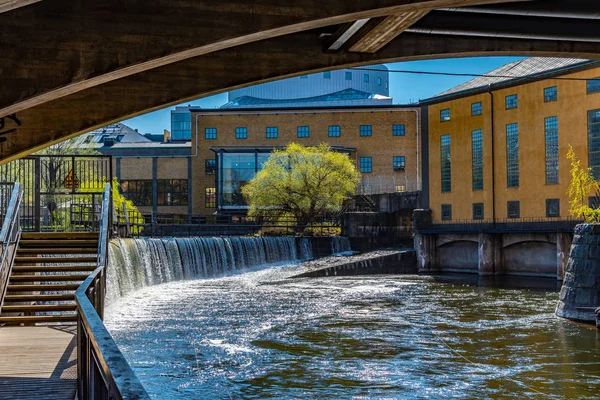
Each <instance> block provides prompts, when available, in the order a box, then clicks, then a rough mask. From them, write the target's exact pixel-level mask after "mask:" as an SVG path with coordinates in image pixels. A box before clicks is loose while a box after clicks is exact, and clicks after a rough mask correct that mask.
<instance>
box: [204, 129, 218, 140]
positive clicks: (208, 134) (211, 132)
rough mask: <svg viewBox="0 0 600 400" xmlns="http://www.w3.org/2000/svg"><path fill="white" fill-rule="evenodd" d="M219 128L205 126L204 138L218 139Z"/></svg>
mask: <svg viewBox="0 0 600 400" xmlns="http://www.w3.org/2000/svg"><path fill="white" fill-rule="evenodd" d="M216 138H217V128H204V139H216Z"/></svg>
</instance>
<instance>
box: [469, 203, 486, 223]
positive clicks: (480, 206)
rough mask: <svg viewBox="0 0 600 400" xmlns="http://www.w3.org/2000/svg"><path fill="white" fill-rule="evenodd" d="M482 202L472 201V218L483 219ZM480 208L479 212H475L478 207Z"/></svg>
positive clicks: (483, 209)
mask: <svg viewBox="0 0 600 400" xmlns="http://www.w3.org/2000/svg"><path fill="white" fill-rule="evenodd" d="M484 207H485V206H484V203H473V206H472V211H473V215H472V216H473V220H482V219H485V208H484ZM479 208H480V209H481V214H479V213H477V212H476V211H478V209H479Z"/></svg>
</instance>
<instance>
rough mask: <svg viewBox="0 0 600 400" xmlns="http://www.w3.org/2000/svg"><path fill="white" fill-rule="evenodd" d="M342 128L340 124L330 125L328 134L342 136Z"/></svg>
mask: <svg viewBox="0 0 600 400" xmlns="http://www.w3.org/2000/svg"><path fill="white" fill-rule="evenodd" d="M340 133H341V129H340V126H339V125H329V128H328V135H329V137H340Z"/></svg>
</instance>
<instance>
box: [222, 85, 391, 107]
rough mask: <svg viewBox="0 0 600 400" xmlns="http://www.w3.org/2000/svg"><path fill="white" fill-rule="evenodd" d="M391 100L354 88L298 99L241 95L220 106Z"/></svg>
mask: <svg viewBox="0 0 600 400" xmlns="http://www.w3.org/2000/svg"><path fill="white" fill-rule="evenodd" d="M367 99H375V100H391V97H387V96H382V95H380V94H374V93H368V92H363V91H360V90H356V89H344V90H340V91H339V92H335V93H329V94H325V95H322V96H314V97H304V98H298V99H263V98H260V97H252V96H242V97H238V98H235V99H233V100H232V101H230V102H228V103H226V104H224V105H222V106H221V108H230V107H247V106H253V105H258V104H272V105H276V104H286V103H316V102H325V101H327V102H329V101H349V100H367Z"/></svg>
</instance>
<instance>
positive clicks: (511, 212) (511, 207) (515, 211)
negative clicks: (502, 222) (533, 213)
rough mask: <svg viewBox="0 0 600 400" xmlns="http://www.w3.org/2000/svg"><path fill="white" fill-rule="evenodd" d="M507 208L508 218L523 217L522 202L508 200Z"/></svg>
mask: <svg viewBox="0 0 600 400" xmlns="http://www.w3.org/2000/svg"><path fill="white" fill-rule="evenodd" d="M506 208H507V210H506V212H507V215H508V218H521V203H520V202H519V201H509V202H507V203H506Z"/></svg>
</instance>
